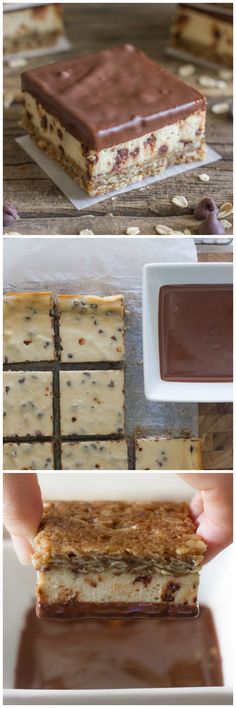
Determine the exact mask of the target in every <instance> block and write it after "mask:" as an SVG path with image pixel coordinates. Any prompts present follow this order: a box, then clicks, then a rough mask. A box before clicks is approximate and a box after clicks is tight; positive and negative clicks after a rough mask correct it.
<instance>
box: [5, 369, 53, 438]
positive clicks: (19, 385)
mask: <svg viewBox="0 0 236 708" xmlns="http://www.w3.org/2000/svg"><path fill="white" fill-rule="evenodd" d="M3 390H4V404H3V431H4V432H3V434H4V436H5V437H11V436H16V437H26V436H27V437H28V436H31V435H34V436H35V435H37V436H40V437H41V436H51V435H52V433H53V424H52V373H51V371H5V372H4V374H3Z"/></svg>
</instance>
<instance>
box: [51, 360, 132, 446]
mask: <svg viewBox="0 0 236 708" xmlns="http://www.w3.org/2000/svg"><path fill="white" fill-rule="evenodd" d="M60 404H61V435H81V436H83V435H112V434H116V435H120V434H121V433H123V432H124V372H123V371H122V370H118V371H115V370H106V371H102V370H99V371H95V370H91V371H61V372H60Z"/></svg>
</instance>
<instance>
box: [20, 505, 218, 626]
mask: <svg viewBox="0 0 236 708" xmlns="http://www.w3.org/2000/svg"><path fill="white" fill-rule="evenodd" d="M35 549H36V550H35V553H34V555H33V558H32V560H33V564H34V567H35V568H36V570H37V572H38V586H37V604H38V612H39V616H46V615H47V614H49V615H50V616H62V615H63V616H73V617H75V616H76V617H77V616H86V617H88V616H106V613H107V616H111V615H112V616H120V615H122V614H123V613H124V614H125V615H127V614H129V613H130V614H133V613H136V612H138V615H139V616H145V613H147V614H151V615H153V614H154V615H155V614H171V613H172V612H173V613H174V614H176V613H178V611H180V612H181V613H185V612H186V613H187V614H193V615H195V614H197V587H198V573H199V570H200V568H201V565H202V562H203V557H204V552H205V549H206V545H205V543H203V541H202V540H201V538H200V537H199V536H197V534H196V528H195V525H194V523H193V521H192V519H191V516H190V512H189V508H188V505H187V504H185V503H184V502H183V503H179V504H175V503H171V502H166V503H165V502H149V503H141V502H130V503H128V502H111V501H104V502H84V501H73V502H49V503H47V504H45V509H44V515H43V519H42V522H41V525H40V528H39V532H38V534H37V536H36V539H35Z"/></svg>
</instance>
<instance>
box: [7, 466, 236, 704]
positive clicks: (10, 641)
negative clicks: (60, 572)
mask: <svg viewBox="0 0 236 708" xmlns="http://www.w3.org/2000/svg"><path fill="white" fill-rule="evenodd" d="M134 475H135V477H134ZM147 477H148V479H147ZM79 478H80V479H79V480H78V475H77V474H73V473H70V472H69V473H61V474H60V476H58V478H57V480H55V476H54V475H53V474H45V473H41V474H39V481H40V485H41V488H42V491H43V496H44V498H47V499H53V498H55V496H56V497H57V499H71V498H73V499H76V498H78V499H79V498H80V499H127V500H128V499H140V500H142V499H143V500H151V499H162V500H170V501H171V500H172V501H180V500H186V501H189V500H190V498H191V496H192V490H191V488H190V486H189V485H187V484H186V482H184V481H183V480H182V479H180V477H178V475H175V474H171V473H164V474H163V473H161V472H160V473H155V474H153V473H148V472H147V473H145V475H139V474H138V473H137V474H135V473H122V474H121V473H117V474H116V473H114V474H112V475H110V474H109V473H101V474H99V476H98V475H97V474H96V473H88V472H87V473H85V474H83V473H81V474H80V475H79ZM134 490H135V492H134ZM232 560H233V549H232V547H231V548H228V549H227V550H225V551H223V552H222V553H221V554H220V556H218V557H217V558H216V559H215V560H213V561H211V563H210V564H208V565H207V566H206V567H205V568H204V569H203V571H202V573H201V580H200V592H199V600H200V603H202V604H205V605H207V606H208V607H210V609H211V611H212V613H213V618H214V622H215V626H216V631H217V635H218V641H219V646H220V651H221V656H222V663H223V676H224V686H222V687H214V686H212V687H207V688H199V687H196V688H194V687H193V688H149V689H146V688H145V689H132V688H130V689H107V690H103V689H102V690H101V689H100V690H73V691H68V690H67V691H66V690H24V689H14V669H15V663H16V656H17V650H18V645H19V639H20V635H21V630H22V627H23V623H24V617H25V613H26V611H27V609H28V608H29V607H30V606H31V604H32V599H33V597H34V591H35V582H36V575H35V571H34V570H33V568H31V567H25V566H22V565H20V563H19V561H18V560H17V558H16V556H15V553H14V550H13V548H12V545H11V542H6V543H5V548H4V704H5V705H36V704H37V705H98V704H102V705H120V704H125V705H132V704H134V705H138V704H139V705H231V704H232V689H231V684H232V673H233V667H232V663H233V658H232V605H233V582H232ZM16 588H20V592H18V591H17V590H16ZM16 593H17V594H16ZM193 627H194V619H193Z"/></svg>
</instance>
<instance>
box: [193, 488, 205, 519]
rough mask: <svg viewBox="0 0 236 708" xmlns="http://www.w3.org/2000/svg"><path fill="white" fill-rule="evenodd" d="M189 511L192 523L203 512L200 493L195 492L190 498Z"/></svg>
mask: <svg viewBox="0 0 236 708" xmlns="http://www.w3.org/2000/svg"><path fill="white" fill-rule="evenodd" d="M190 509H191V513H192V517H193V519H194V521H197V520H198V517H199V516H200V514H201V513H202V511H203V503H202V495H201V492H196V494H194V497H193V498H192V501H191V503H190Z"/></svg>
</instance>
